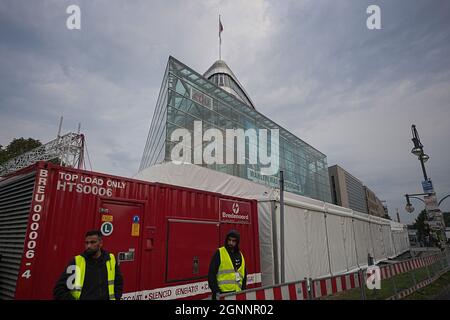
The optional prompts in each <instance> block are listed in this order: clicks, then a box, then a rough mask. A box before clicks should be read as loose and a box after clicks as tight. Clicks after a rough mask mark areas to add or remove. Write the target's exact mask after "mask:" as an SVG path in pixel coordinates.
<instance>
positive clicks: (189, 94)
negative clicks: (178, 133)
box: [139, 57, 331, 202]
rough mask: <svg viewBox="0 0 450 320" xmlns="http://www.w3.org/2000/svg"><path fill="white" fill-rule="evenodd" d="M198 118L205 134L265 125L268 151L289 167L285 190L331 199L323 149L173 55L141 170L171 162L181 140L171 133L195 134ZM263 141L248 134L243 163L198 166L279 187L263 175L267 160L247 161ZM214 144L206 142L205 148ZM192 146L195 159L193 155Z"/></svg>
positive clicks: (260, 127) (166, 72)
mask: <svg viewBox="0 0 450 320" xmlns="http://www.w3.org/2000/svg"><path fill="white" fill-rule="evenodd" d="M214 80H217V83H218V82H219V81H220V79H218V78H217V79H214ZM224 81H226V80H225V77H224ZM243 100H244V99H243ZM194 121H201V122H202V131H203V133H204V132H205V131H206V130H207V129H210V128H215V129H218V130H219V131H220V132H222V135H223V137H224V141H225V137H226V130H227V129H243V130H244V131H246V132H249V131H247V130H249V129H254V130H255V131H256V133H258V132H259V130H260V129H267V132H268V143H267V146H266V148H267V152H268V154H270V156H271V157H274V156H275V157H277V158H278V159H279V166H280V169H282V170H284V172H285V190H286V191H289V192H293V193H296V194H300V195H304V196H307V197H310V198H314V199H318V200H322V201H326V202H331V194H330V186H329V178H328V166H327V160H326V156H325V155H324V154H323V153H321V152H319V151H318V150H316V149H314V148H313V147H311V146H310V145H308V144H307V143H305V142H303V141H302V140H301V139H299V138H297V137H296V136H294V135H293V134H291V133H290V132H289V131H287V130H285V129H283V128H282V127H280V126H279V125H277V124H276V123H274V122H273V121H271V120H270V119H268V118H267V117H265V116H264V115H262V114H260V113H259V112H258V111H256V110H255V109H253V108H250V107H249V106H248V105H246V104H245V103H244V101H242V100H241V99H238V98H237V97H235V96H234V95H233V94H231V93H228V92H227V91H225V90H223V89H222V88H220V86H217V85H216V84H215V83H213V82H211V81H209V80H207V79H205V78H204V77H203V76H202V75H200V74H199V73H197V72H195V71H194V70H192V69H190V68H189V67H187V66H186V65H184V64H183V63H181V62H180V61H178V60H176V59H174V58H173V57H170V58H169V62H168V65H167V68H166V71H165V74H164V79H163V83H162V86H161V90H160V94H159V97H158V102H157V105H156V108H155V113H154V115H153V119H152V122H151V125H150V130H149V134H148V138H147V143H146V146H145V149H144V153H143V156H142V160H141V165H140V168H139V171H141V170H144V169H145V168H147V167H149V166H152V165H154V164H156V163H161V162H163V161H171V153H172V149H173V147H174V146H175V145H177V144H178V143H179V142H173V141H172V140H171V135H172V132H173V131H174V130H176V129H177V128H184V129H187V130H189V132H191V133H192V136H194V133H193V132H194ZM273 129H278V130H279V144H278V145H275V146H277V147H278V150H279V152H278V154H276V152H275V150H276V149H275V150H274V152H273V153H271V152H272V150H271V145H270V136H271V133H270V132H271V131H270V130H273ZM259 141H260V140H259V136H258V139H256V140H255V139H252V138H251V137H247V138H245V141H244V142H243V144H245V159H246V161H245V163H244V164H236V163H235V164H226V162H227V161H225V160H224V161H223V163H214V164H205V163H201V164H198V165H201V166H203V167H207V168H210V169H213V170H217V171H221V172H224V173H227V174H231V175H234V176H238V177H241V178H245V179H248V180H252V181H255V182H258V183H262V184H266V185H268V186H271V187H275V188H277V187H278V174H276V175H273V176H268V175H262V174H261V168H264V167H267V165H261V164H260V161H258V162H256V163H254V162H252V163H249V162H251V161H248V160H249V159H251V155H250V150H255V149H254V148H256V150H258V149H257V147H258V146H257V145H254V144H255V143H256V144H257V143H258V142H259ZM210 143H211V142H210V141H207V142H203V150H204V149H205V147H206V146H207V145H208V144H210ZM235 144H237V141H235ZM192 149H193V148H191V149H190V152H191V159H194V156H193V150H192ZM235 149H236V148H234V149H233V148H230V149H227V148H226V147H224V150H223V154H224V159H225V155H226V154H227V153H228V152H231V153H232V155H233V156H234V159H236V156H237V155H236V150H235ZM235 162H236V161H235ZM196 164H197V163H196Z"/></svg>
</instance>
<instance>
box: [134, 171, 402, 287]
mask: <svg viewBox="0 0 450 320" xmlns="http://www.w3.org/2000/svg"><path fill="white" fill-rule="evenodd" d="M134 178H136V179H140V180H145V181H152V182H161V183H167V184H172V185H177V186H183V187H189V188H195V189H200V190H206V191H212V192H217V193H221V194H224V195H229V196H236V197H242V198H247V199H256V200H257V201H258V224H259V228H258V229H259V240H260V253H261V277H262V283H263V285H270V284H274V283H278V282H279V281H280V268H281V265H280V213H279V209H280V204H279V191H278V190H277V189H274V188H270V187H267V186H264V185H261V184H257V183H254V182H251V181H249V180H246V179H243V178H239V177H235V176H232V175H228V174H225V173H221V172H218V171H214V170H211V169H207V168H204V167H200V166H197V165H192V164H179V165H178V164H174V163H170V162H167V163H163V164H158V165H155V166H152V167H150V168H147V169H145V170H143V171H141V172H139V173H138V174H137V175H136V176H135V177H134ZM284 199H285V210H284V213H285V218H284V221H285V227H284V237H285V238H284V239H285V241H284V244H285V247H284V249H285V270H284V271H285V281H295V280H300V279H303V278H305V277H306V278H313V279H314V278H318V277H323V276H327V275H334V274H340V273H344V272H348V271H351V270H355V269H358V268H360V267H364V266H367V264H368V255H370V256H371V257H373V259H374V261H375V262H379V261H381V260H386V259H388V258H392V257H395V256H397V255H399V254H401V253H403V252H405V251H407V250H408V248H409V239H408V233H407V230H406V226H405V225H403V224H399V223H396V222H392V221H390V220H386V219H382V218H379V217H375V216H370V215H368V214H364V213H360V212H355V211H353V210H351V209H347V208H343V207H339V206H336V205H333V204H330V203H326V202H323V201H319V200H315V199H311V198H307V197H303V196H300V195H297V194H293V193H289V192H285V196H284Z"/></svg>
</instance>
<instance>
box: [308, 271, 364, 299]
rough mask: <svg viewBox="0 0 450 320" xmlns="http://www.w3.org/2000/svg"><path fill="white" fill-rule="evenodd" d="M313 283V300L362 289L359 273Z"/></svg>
mask: <svg viewBox="0 0 450 320" xmlns="http://www.w3.org/2000/svg"><path fill="white" fill-rule="evenodd" d="M312 283H313V284H312V290H313V293H312V296H313V298H320V297H324V296H329V295H333V294H336V293H338V292H342V291H346V290H350V289H355V288H359V287H360V281H359V274H358V272H355V273H351V274H346V275H342V276H335V277H331V278H327V279H319V280H314V281H313V282H312Z"/></svg>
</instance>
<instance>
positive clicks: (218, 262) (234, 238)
mask: <svg viewBox="0 0 450 320" xmlns="http://www.w3.org/2000/svg"><path fill="white" fill-rule="evenodd" d="M240 238H241V236H240V234H239V232H238V231H236V230H231V231H229V232H228V233H227V236H226V237H225V245H224V246H223V247H220V248H219V249H218V250H217V251H216V252H215V254H214V256H213V257H212V259H211V263H210V264H209V273H208V284H209V288H210V289H211V291H212V293H213V294H212V299H213V300H215V299H216V296H217V294H218V293H228V292H239V291H241V290H245V288H246V285H247V270H246V268H245V259H244V255H243V254H242V252H241V251H240V250H239V241H240Z"/></svg>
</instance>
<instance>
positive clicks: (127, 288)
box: [98, 200, 143, 293]
mask: <svg viewBox="0 0 450 320" xmlns="http://www.w3.org/2000/svg"><path fill="white" fill-rule="evenodd" d="M99 212H100V214H99V216H100V219H99V220H98V221H99V224H98V225H99V229H100V231H101V232H102V234H103V248H104V249H105V250H106V251H109V252H111V253H113V254H114V255H115V257H116V260H117V262H118V263H119V267H120V271H121V272H122V275H123V279H124V288H123V293H130V292H135V291H138V289H139V288H138V279H139V260H140V252H141V251H140V244H141V241H140V239H141V233H142V230H141V224H142V221H141V218H142V216H143V205H140V204H136V203H128V202H123V201H114V200H102V202H101V205H100V209H99Z"/></svg>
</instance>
